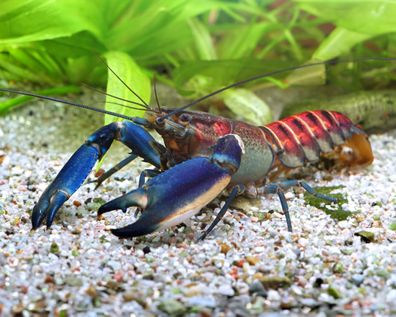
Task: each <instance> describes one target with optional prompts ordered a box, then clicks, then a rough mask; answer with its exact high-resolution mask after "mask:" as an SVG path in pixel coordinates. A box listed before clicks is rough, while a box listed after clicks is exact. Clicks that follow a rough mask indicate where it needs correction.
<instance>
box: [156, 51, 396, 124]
mask: <svg viewBox="0 0 396 317" xmlns="http://www.w3.org/2000/svg"><path fill="white" fill-rule="evenodd" d="M395 60H396V58H394V57H363V58H357V59H356V58H355V59H350V60H339V61H337V60H336V59H331V60H328V61H322V62H315V63H310V64H304V65H297V66H290V67H286V68H283V69H279V70H275V71H272V72H267V73H263V74H259V75H255V76H253V77H250V78H247V79H244V80H241V81H238V82H236V83H233V84H231V85H228V86H225V87H223V88H220V89H218V90H215V91H213V92H211V93H210V94H207V95H206V96H203V97H200V98H198V99H196V100H194V101H192V102H190V103H188V104H187V105H185V106H182V107H180V108H177V109H175V110H173V111H171V112H169V113H168V114H166V115H164V116H163V117H162V118H161V119H166V118H168V117H170V116H172V115H174V114H176V113H178V112H180V111H183V110H184V109H187V108H190V107H192V106H194V105H196V104H197V103H200V102H201V101H203V100H206V99H208V98H210V97H213V96H215V95H218V94H219V93H221V92H223V91H225V90H227V89H230V88H234V87H239V86H242V85H244V84H246V83H249V82H251V81H255V80H257V79H260V78H265V77H269V76H274V75H278V74H282V73H286V72H290V71H292V70H297V69H303V68H308V67H312V66H318V65H333V64H346V63H352V62H365V61H395Z"/></svg>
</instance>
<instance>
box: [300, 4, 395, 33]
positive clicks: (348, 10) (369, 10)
mask: <svg viewBox="0 0 396 317" xmlns="http://www.w3.org/2000/svg"><path fill="white" fill-rule="evenodd" d="M294 1H295V2H297V3H298V4H299V6H300V7H301V8H302V9H304V10H306V11H308V12H310V13H312V14H314V15H316V16H319V17H322V18H324V19H326V20H328V21H332V22H333V23H335V24H336V25H337V26H339V27H342V28H344V29H347V30H349V31H354V32H358V33H361V34H367V35H372V36H375V35H379V34H384V33H389V32H394V31H396V23H395V17H396V1H392V0H332V1H329V0H294Z"/></svg>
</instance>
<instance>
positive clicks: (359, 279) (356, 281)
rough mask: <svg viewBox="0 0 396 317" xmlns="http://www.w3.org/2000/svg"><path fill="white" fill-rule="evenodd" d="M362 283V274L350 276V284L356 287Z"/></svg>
mask: <svg viewBox="0 0 396 317" xmlns="http://www.w3.org/2000/svg"><path fill="white" fill-rule="evenodd" d="M363 282H364V275H363V274H354V275H352V283H353V284H355V285H356V286H360V285H361V284H362V283H363Z"/></svg>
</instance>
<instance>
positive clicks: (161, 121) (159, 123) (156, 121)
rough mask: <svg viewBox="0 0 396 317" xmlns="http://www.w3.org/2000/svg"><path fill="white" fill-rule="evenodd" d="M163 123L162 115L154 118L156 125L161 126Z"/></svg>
mask: <svg viewBox="0 0 396 317" xmlns="http://www.w3.org/2000/svg"><path fill="white" fill-rule="evenodd" d="M164 123H165V120H164V118H162V117H158V118H155V124H156V125H158V126H163V125H164Z"/></svg>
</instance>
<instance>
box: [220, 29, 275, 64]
mask: <svg viewBox="0 0 396 317" xmlns="http://www.w3.org/2000/svg"><path fill="white" fill-rule="evenodd" d="M236 26H237V27H236V28H235V30H233V31H231V32H228V33H227V35H226V36H225V37H224V39H223V40H222V41H221V42H220V43H219V47H218V51H219V55H220V56H221V58H222V59H238V58H243V57H250V56H253V53H254V51H255V49H256V48H257V45H258V43H259V41H260V40H261V39H262V38H263V36H264V35H265V33H266V32H267V31H268V30H270V29H271V28H274V24H270V23H267V22H260V23H251V24H247V25H239V24H237V25H236Z"/></svg>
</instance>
